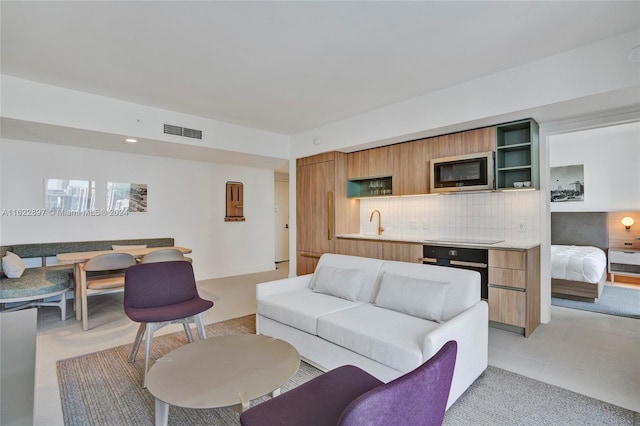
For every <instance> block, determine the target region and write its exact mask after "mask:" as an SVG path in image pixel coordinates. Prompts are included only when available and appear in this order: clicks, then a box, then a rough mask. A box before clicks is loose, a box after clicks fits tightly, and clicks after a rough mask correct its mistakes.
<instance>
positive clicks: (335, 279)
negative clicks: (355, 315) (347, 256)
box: [312, 266, 364, 301]
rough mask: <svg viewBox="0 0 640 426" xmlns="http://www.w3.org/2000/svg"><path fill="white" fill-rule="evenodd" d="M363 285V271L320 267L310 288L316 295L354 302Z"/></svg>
mask: <svg viewBox="0 0 640 426" xmlns="http://www.w3.org/2000/svg"><path fill="white" fill-rule="evenodd" d="M363 284H364V271H363V270H361V269H341V268H333V267H331V266H321V267H320V269H319V270H318V274H317V276H316V277H315V284H314V286H313V288H312V290H313V291H315V292H316V293H323V294H328V295H331V296H335V297H339V298H341V299H347V300H351V301H356V300H357V299H358V295H359V294H360V289H361V288H362V285H363Z"/></svg>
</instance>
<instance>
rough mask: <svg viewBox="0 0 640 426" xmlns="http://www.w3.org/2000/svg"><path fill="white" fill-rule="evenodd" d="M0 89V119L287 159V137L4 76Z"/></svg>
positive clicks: (0, 81)
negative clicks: (166, 128) (192, 133)
mask: <svg viewBox="0 0 640 426" xmlns="http://www.w3.org/2000/svg"><path fill="white" fill-rule="evenodd" d="M0 83H1V88H2V98H1V99H0V100H1V103H0V106H1V109H2V116H3V117H7V118H13V119H17V120H24V121H32V122H36V123H44V124H53V125H56V126H64V127H71V128H77V129H86V130H92V131H97V132H104V133H109V134H117V135H126V136H128V137H139V138H147V139H152V140H159V141H167V142H172V143H176V144H181V145H196V146H198V147H206V148H214V149H221V150H228V151H234V152H242V153H248V154H256V155H263V156H267V157H276V158H289V137H288V136H285V135H281V134H277V133H273V132H267V131H264V130H258V129H252V128H249V127H244V126H238V125H235V124H231V123H225V122H222V121H216V120H211V119H207V118H203V117H197V116H193V115H188V114H182V113H179V112H175V111H168V110H163V109H160V108H153V107H149V106H146V105H139V104H134V103H132V102H125V101H120V100H117V99H111V98H106V97H104V96H97V95H93V94H90V93H84V92H79V91H75V90H69V89H65V88H62V87H56V86H50V85H47V84H42V83H36V82H34V81H29V80H24V79H20V78H16V77H11V76H8V75H2V76H1V80H0ZM34 99H37V102H34ZM164 123H167V124H173V125H177V126H182V127H187V128H192V129H199V130H202V131H203V132H202V140H191V139H189V138H182V137H179V136H173V135H167V134H164V133H163V124H164Z"/></svg>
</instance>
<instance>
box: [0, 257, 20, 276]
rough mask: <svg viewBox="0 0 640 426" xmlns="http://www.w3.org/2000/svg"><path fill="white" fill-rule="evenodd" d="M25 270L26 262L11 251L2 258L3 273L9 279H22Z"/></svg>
mask: <svg viewBox="0 0 640 426" xmlns="http://www.w3.org/2000/svg"><path fill="white" fill-rule="evenodd" d="M24 270H25V266H24V262H23V261H22V259H20V257H19V256H17V255H16V254H14V253H11V252H10V251H8V252H7V254H5V256H4V257H3V258H2V271H3V272H4V274H5V275H6V276H7V277H9V278H20V277H21V276H22V273H23V272H24Z"/></svg>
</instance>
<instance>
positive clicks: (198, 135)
mask: <svg viewBox="0 0 640 426" xmlns="http://www.w3.org/2000/svg"><path fill="white" fill-rule="evenodd" d="M164 133H166V134H167V135H176V136H183V137H185V138H192V139H202V130H195V129H187V128H186V127H180V126H173V125H171V124H165V125H164Z"/></svg>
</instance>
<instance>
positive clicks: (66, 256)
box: [56, 246, 192, 319]
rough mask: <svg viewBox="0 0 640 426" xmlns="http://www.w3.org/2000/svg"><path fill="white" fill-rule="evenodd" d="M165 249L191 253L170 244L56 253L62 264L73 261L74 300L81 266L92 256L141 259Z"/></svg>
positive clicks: (78, 288) (79, 285) (77, 313)
mask: <svg viewBox="0 0 640 426" xmlns="http://www.w3.org/2000/svg"><path fill="white" fill-rule="evenodd" d="M166 249H175V250H179V251H180V252H181V253H182V254H188V253H191V252H192V250H191V249H190V248H186V247H179V246H171V247H146V248H120V249H117V250H97V251H79V252H70V253H59V254H57V255H56V258H57V259H58V262H60V263H62V264H71V263H73V280H74V284H75V289H74V297H75V300H76V301H77V300H78V297H79V294H78V292H79V291H80V287H81V282H80V280H81V267H82V265H84V264H85V263H86V262H87V261H88V260H89V259H91V258H94V257H96V256H98V255H101V254H108V253H127V254H130V255H131V256H133V257H134V258H136V259H142V258H143V257H144V256H145V255H147V254H149V253H151V252H153V251H157V250H166ZM76 317H77V318H78V319H80V318H79V310H77V311H76Z"/></svg>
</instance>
